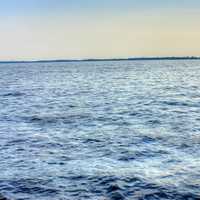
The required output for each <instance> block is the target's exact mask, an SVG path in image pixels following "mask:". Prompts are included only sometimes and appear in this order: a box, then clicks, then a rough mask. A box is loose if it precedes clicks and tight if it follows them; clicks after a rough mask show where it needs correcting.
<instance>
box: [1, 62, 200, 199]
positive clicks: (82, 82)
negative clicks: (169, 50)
mask: <svg viewBox="0 0 200 200" xmlns="http://www.w3.org/2000/svg"><path fill="white" fill-rule="evenodd" d="M0 77H1V78H0V169H1V170H0V172H1V173H0V193H2V194H4V195H5V196H7V197H9V198H11V199H14V200H22V199H23V200H35V199H37V200H86V199H87V200H120V199H127V200H132V199H136V200H137V199H147V200H154V199H159V200H160V199H163V200H164V199H173V200H174V199H177V200H179V199H181V200H185V199H188V200H189V199H190V200H191V199H200V78H199V77H200V61H121V62H77V63H76V62H74V63H73V62H72V63H29V64H26V63H23V64H19V63H18V64H1V65H0Z"/></svg>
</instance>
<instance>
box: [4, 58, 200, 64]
mask: <svg viewBox="0 0 200 200" xmlns="http://www.w3.org/2000/svg"><path fill="white" fill-rule="evenodd" d="M134 60H136V61H142V60H200V57H195V56H186V57H134V58H107V59H106V58H105V59H104V58H99V59H96V58H94V59H58V60H29V61H25V60H24V61H23V60H18V61H17V60H14V61H0V64H2V63H50V62H58V63H61V62H97V61H98V62H102V61H134Z"/></svg>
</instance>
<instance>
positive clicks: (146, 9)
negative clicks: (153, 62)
mask: <svg viewBox="0 0 200 200" xmlns="http://www.w3.org/2000/svg"><path fill="white" fill-rule="evenodd" d="M199 11H200V1H199V0H166V1H161V0H137V1H136V0H118V1H117V0H101V1H95V0H76V1H74V0H71V1H70V0H6V1H1V2H0V24H1V26H0V29H1V30H0V44H1V45H0V60H15V59H26V60H28V59H62V58H92V57H96V58H102V57H106V58H108V57H129V56H171V55H172V56H185V55H194V56H197V55H200V45H199V44H198V43H199V41H200V27H199V19H200V12H199Z"/></svg>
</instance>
